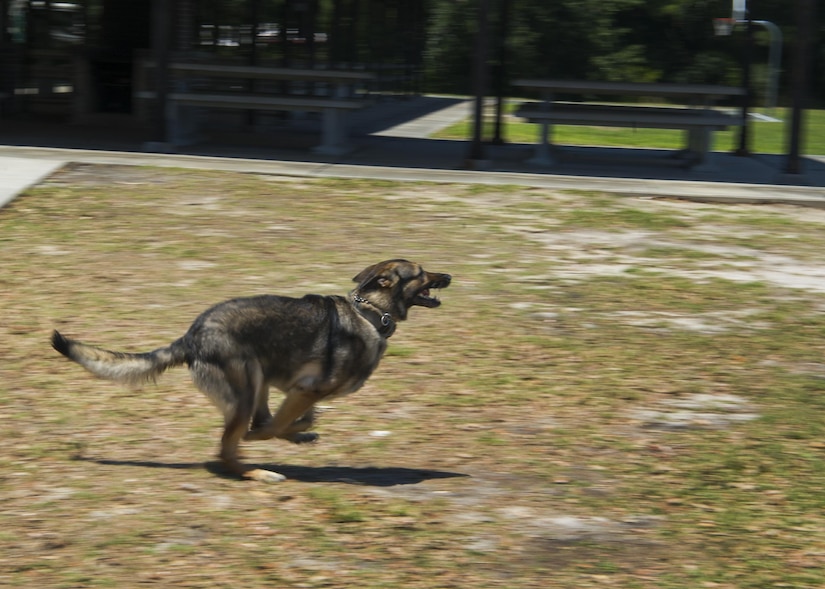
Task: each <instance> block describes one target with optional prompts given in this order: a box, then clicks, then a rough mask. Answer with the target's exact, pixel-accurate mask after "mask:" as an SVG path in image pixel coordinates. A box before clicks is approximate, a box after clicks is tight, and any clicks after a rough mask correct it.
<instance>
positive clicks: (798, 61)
mask: <svg viewBox="0 0 825 589" xmlns="http://www.w3.org/2000/svg"><path fill="white" fill-rule="evenodd" d="M815 6H816V5H815V0H797V1H796V42H795V45H794V59H793V104H792V107H791V108H792V113H791V121H790V129H789V139H788V157H787V161H786V165H785V172H786V173H787V174H801V173H802V157H801V155H802V149H801V145H802V122H803V115H804V112H805V107H806V106H807V99H808V85H809V81H810V55H811V49H812V47H813V42H812V38H813V26H814V17H815V14H814V12H815Z"/></svg>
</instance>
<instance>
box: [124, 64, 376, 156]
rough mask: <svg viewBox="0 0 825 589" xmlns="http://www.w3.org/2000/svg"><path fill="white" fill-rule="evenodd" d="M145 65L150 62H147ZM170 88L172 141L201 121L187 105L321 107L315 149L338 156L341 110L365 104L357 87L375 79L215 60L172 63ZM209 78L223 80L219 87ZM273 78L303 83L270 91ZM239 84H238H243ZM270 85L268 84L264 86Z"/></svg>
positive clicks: (187, 138)
mask: <svg viewBox="0 0 825 589" xmlns="http://www.w3.org/2000/svg"><path fill="white" fill-rule="evenodd" d="M146 66H147V67H153V66H154V64H153V63H151V62H149V63H147V64H146ZM168 68H169V71H170V72H171V73H172V74H173V78H174V80H175V81H174V85H173V86H174V90H172V91H171V92H169V93H168V94H167V95H166V97H167V100H168V101H169V106H170V107H171V108H170V109H169V118H168V121H169V135H170V139H171V142H172V143H173V144H175V145H184V144H186V143H189V142H192V137H193V134H194V132H195V131H196V129H197V128H198V127H199V126H200V122H199V121H195V122H193V121H192V119H193V117H192V113H191V112H187V110H186V109H187V108H188V109H190V110H191V108H192V107H198V108H225V109H239V110H255V111H257V110H265V111H303V112H320V113H321V116H322V127H321V143H320V145H318V146H317V147H315V151H316V152H317V153H322V154H330V155H337V154H341V153H345V152H346V151H349V145H348V143H347V135H348V133H347V127H346V118H345V115H346V113H347V112H351V111H354V110H357V109H360V108H363V107H364V106H366V105H367V104H368V101H367V100H365V98H364V96H363V95H359V94H358V92H357V87H358V86H359V85H361V84H363V83H365V82H367V81H369V80H372V79H373V78H374V75H373V74H371V73H369V72H364V71H351V70H321V69H318V70H316V69H293V68H280V67H266V66H248V65H233V64H216V63H187V62H173V63H170V64H169V66H168ZM213 79H216V80H221V81H223V82H224V84H223V86H221V84H220V83H219V82H215V81H213ZM249 80H260V81H262V82H263V84H261V87H260V88H254V89H252V88H247V87H243V86H244V84H240V81H249ZM227 82H229V83H227ZM273 82H283V83H287V84H292V83H295V82H301V83H303V84H301V86H302V88H303V89H304V91H303V93H296V92H291V93H282V92H276V91H273V90H274V88H273V86H274V84H273ZM311 84H318V85H320V86H322V88H323V90H324V92H323V93H322V94H319V93H317V92H310V91H308V90H306V88H308V87H310V85H311ZM238 86H242V88H241V89H239V88H238ZM267 86H269V87H267ZM156 95H157V94H156V93H155V92H147V91H141V92H139V93H138V98H154V97H156Z"/></svg>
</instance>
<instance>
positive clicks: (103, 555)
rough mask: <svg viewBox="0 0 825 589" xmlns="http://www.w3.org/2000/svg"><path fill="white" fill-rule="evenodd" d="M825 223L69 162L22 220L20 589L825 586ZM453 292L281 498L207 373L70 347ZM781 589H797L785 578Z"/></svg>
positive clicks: (23, 210) (14, 421) (24, 202)
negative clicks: (143, 379)
mask: <svg viewBox="0 0 825 589" xmlns="http://www.w3.org/2000/svg"><path fill="white" fill-rule="evenodd" d="M823 222H825V217H823V215H822V213H820V212H817V211H806V212H800V211H799V210H797V209H791V208H783V207H772V208H763V209H760V208H756V207H727V206H711V205H697V204H689V203H674V202H668V201H650V200H645V199H637V198H628V197H621V198H620V197H606V196H604V195H597V194H572V193H555V192H552V191H547V190H538V189H528V188H518V187H478V186H466V185H438V184H428V183H406V184H401V183H398V184H396V183H388V182H370V181H359V180H304V179H298V178H280V177H266V176H256V175H243V174H230V173H210V172H192V171H177V170H168V169H163V170H161V169H151V168H129V167H102V166H71V167H68V168H66V169H64V170H63V171H61V172H59V173H57V174H55V175H54V176H53V177H51V178H50V179H48V181H46V182H44V183H43V184H42V185H41V186H39V187H37V188H36V189H33V190H31V191H29V192H28V193H27V194H24V195H22V196H21V197H20V198H18V199H17V200H16V201H14V202H13V203H12V205H11V206H9V207H8V208H6V209H4V210H2V211H0V244H2V253H3V256H2V259H0V302H1V303H2V304H1V305H0V308H1V309H2V317H3V319H2V320H0V416H2V418H3V426H2V428H0V440H2V447H3V449H4V452H3V453H2V454H1V455H0V499H1V500H2V504H1V506H0V585H2V586H11V587H14V586H26V587H99V586H101V587H106V586H114V587H129V586H148V585H158V586H164V587H210V588H214V587H233V588H243V587H250V588H252V587H262V586H271V587H366V588H378V587H401V586H404V587H412V588H415V587H420V588H436V587H438V588H442V587H461V588H464V587H466V588H473V589H478V588H484V587H535V588H539V587H541V588H546V587H589V586H602V585H606V584H607V585H613V586H618V587H650V588H654V587H655V588H661V587H672V588H674V589H675V588H680V589H681V588H684V587H760V588H764V587H770V586H793V587H819V586H821V583H822V581H823V574H822V570H823V569H822V567H823V566H825V556H823V555H825V519H824V518H823V515H822V513H823V510H822V507H823V500H822V495H821V488H822V485H823V483H825V462H823V446H824V445H823V443H822V441H821V440H822V430H823V426H822V423H823V419H822V418H823V408H825V407H824V405H823V401H822V389H823V388H825V384H823V383H825V381H823V380H822V377H823V375H825V364H822V362H821V357H822V335H823V334H825V321H823V317H822V311H823V309H825V288H823V287H822V284H825V283H823V281H822V280H821V279H820V278H818V276H819V267H818V260H819V258H820V253H821V252H822V251H823V246H825V237H823V232H822V223H823ZM390 257H407V258H410V259H414V260H417V261H420V262H422V263H423V264H424V265H425V267H428V268H432V269H434V270H436V271H446V272H450V273H451V274H453V276H454V283H453V285H452V286H451V287H450V289H449V290H447V291H444V292H443V295H442V298H443V300H444V304H443V306H442V307H441V308H440V309H437V310H433V311H430V310H424V309H417V310H414V311H413V313H412V314H411V318H410V320H409V321H408V322H407V323H406V324H403V325H401V326H400V327H399V330H398V332H397V334H396V335H395V336H394V337H393V339H392V340H391V342H390V344H391V345H390V352H389V354H388V357H387V358H385V360H384V362H383V363H382V365H381V367H380V368H379V369H378V371H377V373H376V375H375V376H374V377H373V379H372V380H371V381H370V382H369V383H368V384H367V386H366V387H365V388H364V389H363V390H362V391H360V392H359V393H358V394H356V395H354V396H351V397H348V398H347V399H345V400H342V401H339V402H336V403H335V404H334V406H332V407H331V408H329V410H327V411H326V412H325V413H324V414H323V415H322V416H321V419H320V423H319V426H318V431H319V433H320V434H321V436H322V437H321V441H320V442H319V443H318V444H316V445H313V446H309V447H305V446H290V445H288V444H285V443H277V442H272V443H262V444H257V445H253V444H249V445H247V446H246V454H247V457H248V459H249V461H250V462H253V463H258V464H262V465H271V466H272V467H273V468H275V469H276V470H279V471H281V472H283V473H285V474H286V475H287V476H288V477H289V478H290V480H288V481H287V482H285V483H282V484H279V485H272V486H266V485H262V484H258V483H247V482H241V481H237V480H234V479H231V478H226V477H225V476H222V475H221V473H220V472H219V470H218V469H217V468H215V464H214V462H212V460H213V458H212V456H213V454H214V451H215V450H216V446H217V438H218V435H219V431H220V425H221V424H220V423H219V416H218V413H217V412H216V411H214V409H213V408H212V407H210V406H209V404H208V402H207V401H206V400H205V399H204V398H203V397H202V396H201V395H200V394H199V393H198V392H197V391H195V390H194V388H193V387H192V386H191V385H190V383H189V382H188V380H187V375H186V374H185V371H176V372H172V373H169V374H167V375H165V376H164V377H163V379H162V380H161V381H160V382H159V383H158V384H157V385H153V386H147V387H145V388H143V389H141V390H129V389H124V388H122V387H120V386H118V385H115V384H111V383H106V382H102V381H98V380H94V379H93V378H91V377H90V376H88V375H87V374H85V373H84V372H82V370H81V369H80V368H79V367H77V366H75V365H71V364H69V363H67V362H64V361H63V360H62V359H61V358H59V357H58V356H57V354H55V353H54V352H53V351H52V350H51V349H50V348H49V345H48V338H49V333H50V331H51V329H53V328H55V327H58V328H60V329H61V330H62V331H64V332H66V334H67V335H71V336H73V337H77V338H79V339H82V340H84V341H89V342H90V343H96V344H99V345H102V346H105V347H110V348H114V349H123V350H136V351H140V350H148V349H152V348H154V347H157V346H160V345H165V344H166V343H168V342H169V341H171V340H172V339H173V338H175V337H178V336H179V335H181V334H182V333H183V332H184V331H185V329H186V328H187V327H188V325H189V323H190V321H191V320H192V319H193V318H194V317H195V316H196V315H197V314H198V313H199V312H200V311H202V310H203V309H204V308H205V307H206V306H208V305H209V304H211V303H214V302H217V301H219V300H222V299H225V298H229V297H233V296H241V295H249V294H258V293H265V292H275V293H279V294H286V295H302V294H304V293H306V292H320V293H335V294H338V293H344V292H346V291H347V290H348V289H349V288H350V283H349V279H350V278H351V277H352V276H354V275H355V274H356V273H357V272H358V271H359V270H360V269H361V268H362V267H364V266H366V265H368V264H371V263H374V262H376V261H379V260H381V259H385V258H390ZM783 583H784V584H785V585H782V584H783Z"/></svg>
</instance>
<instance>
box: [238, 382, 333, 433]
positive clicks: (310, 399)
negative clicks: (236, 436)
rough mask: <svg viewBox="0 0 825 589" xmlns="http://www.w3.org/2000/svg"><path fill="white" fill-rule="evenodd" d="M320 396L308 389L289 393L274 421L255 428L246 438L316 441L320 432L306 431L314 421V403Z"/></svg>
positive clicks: (273, 417)
mask: <svg viewBox="0 0 825 589" xmlns="http://www.w3.org/2000/svg"><path fill="white" fill-rule="evenodd" d="M317 400H318V396H317V395H316V394H314V393H312V392H308V391H293V392H291V393H287V395H286V397H285V398H284V400H283V402H282V403H281V406H280V407H279V408H278V411H277V412H276V413H275V415H273V416H272V421H270V422H269V423H267V424H265V425H264V426H262V427H259V428H257V429H253V430H252V431H250V432H248V433H247V434H246V436H245V437H244V439H245V440H269V439H271V438H281V439H283V440H289V441H290V442H294V443H296V444H302V443H306V442H314V441H315V440H317V439H318V434H314V433H305V430H306V429H308V428H310V427H311V426H312V423H313V416H314V412H313V410H312V407H313V405H315V402H316V401H317Z"/></svg>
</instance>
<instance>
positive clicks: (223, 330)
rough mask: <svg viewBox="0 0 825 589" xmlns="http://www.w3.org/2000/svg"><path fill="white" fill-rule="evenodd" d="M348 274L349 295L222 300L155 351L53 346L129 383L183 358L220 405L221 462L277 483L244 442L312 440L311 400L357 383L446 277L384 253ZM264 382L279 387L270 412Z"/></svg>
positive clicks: (433, 301) (59, 340)
mask: <svg viewBox="0 0 825 589" xmlns="http://www.w3.org/2000/svg"><path fill="white" fill-rule="evenodd" d="M353 280H354V281H355V282H357V283H358V286H357V287H355V289H353V290H352V291H350V293H349V295H348V296H346V297H344V296H321V295H316V294H308V295H306V296H304V297H303V298H300V299H296V298H290V297H283V296H276V295H263V296H256V297H248V298H236V299H231V300H228V301H225V302H223V303H219V304H217V305H215V306H214V307H212V308H210V309H208V310H206V311H205V312H204V313H202V314H201V315H200V316H199V317H198V318H197V319H195V322H194V323H193V324H192V326H191V327H190V328H189V331H187V332H186V334H185V335H184V336H183V337H181V338H180V339H177V340H175V341H174V342H172V343H171V344H170V345H169V346H166V347H163V348H158V349H157V350H154V351H153V352H145V353H138V354H129V353H123V352H110V351H107V350H103V349H101V348H97V347H94V346H89V345H86V344H83V343H80V342H78V341H75V340H72V339H69V338H67V337H64V336H63V335H61V334H60V333H58V332H57V331H55V332H54V333H53V335H52V346H54V348H55V350H57V351H58V352H60V353H61V354H63V355H64V356H66V357H67V358H70V359H71V360H74V361H75V362H77V363H78V364H80V365H81V366H83V367H84V368H86V369H87V370H89V371H90V372H92V373H93V374H95V375H97V376H99V377H101V378H105V379H109V380H115V381H120V382H125V383H131V384H138V383H141V382H146V381H153V380H154V379H155V378H156V377H157V376H158V375H160V374H161V373H162V372H164V371H165V370H166V369H167V368H171V367H172V366H179V365H181V364H184V363H185V364H187V365H188V366H189V371H190V372H191V374H192V379H193V381H194V383H195V386H197V387H198V388H199V389H200V390H201V391H203V392H204V393H205V394H206V395H207V396H208V397H209V399H210V400H211V401H212V402H213V403H214V404H215V405H216V406H217V407H218V408H219V409H220V410H221V411H222V412H223V415H224V424H225V427H224V431H223V436H222V438H221V448H220V454H219V456H220V459H221V460H222V461H223V463H224V465H225V466H226V467H227V468H228V469H229V470H230V471H231V472H232V473H234V474H236V475H238V476H240V477H242V478H247V479H254V480H258V481H263V482H276V481H280V480H284V478H285V477H284V476H283V475H281V474H279V473H276V472H272V471H268V470H263V469H258V468H252V467H250V466H247V465H245V464H244V463H243V462H241V460H240V458H239V456H238V445H239V444H240V442H241V440H268V439H271V438H281V439H284V440H288V441H290V442H294V443H296V444H300V443H305V442H313V441H315V440H316V439H317V438H318V436H317V434H315V433H310V432H307V431H306V430H308V429H309V428H310V427H311V426H312V425H313V420H314V414H313V406H314V405H315V404H316V403H317V402H318V401H321V400H322V399H331V398H334V397H340V396H343V395H347V394H349V393H352V392H354V391H356V390H358V389H359V388H360V387H361V386H362V385H363V384H364V382H365V381H366V380H367V378H369V376H370V375H371V374H372V372H373V370H375V368H376V367H377V366H378V362H379V361H380V360H381V356H382V355H383V354H384V351H385V350H386V348H387V338H389V337H390V336H391V335H392V334H393V332H394V331H395V327H396V323H397V322H398V321H403V320H405V319H406V318H407V312H408V311H409V309H410V308H411V307H413V306H421V307H429V308H433V307H438V306H439V305H440V304H441V302H440V301H439V300H438V299H437V298H435V297H433V296H432V295H431V293H430V291H431V290H432V289H438V288H446V287H447V286H449V284H450V280H451V277H450V275H449V274H438V273H434V272H426V271H425V270H424V269H423V268H422V267H421V266H420V265H419V264H416V263H413V262H408V261H407V260H387V261H384V262H380V263H378V264H375V265H373V266H370V267H369V268H366V269H365V270H363V271H362V272H361V273H359V274H358V275H357V276H356V277H355V278H353ZM270 387H275V388H277V389H280V390H281V391H283V393H284V394H285V397H284V400H283V402H282V403H281V406H280V408H279V409H278V410H277V411H276V412H275V414H274V415H272V414H271V413H270V410H269V388H270Z"/></svg>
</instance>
